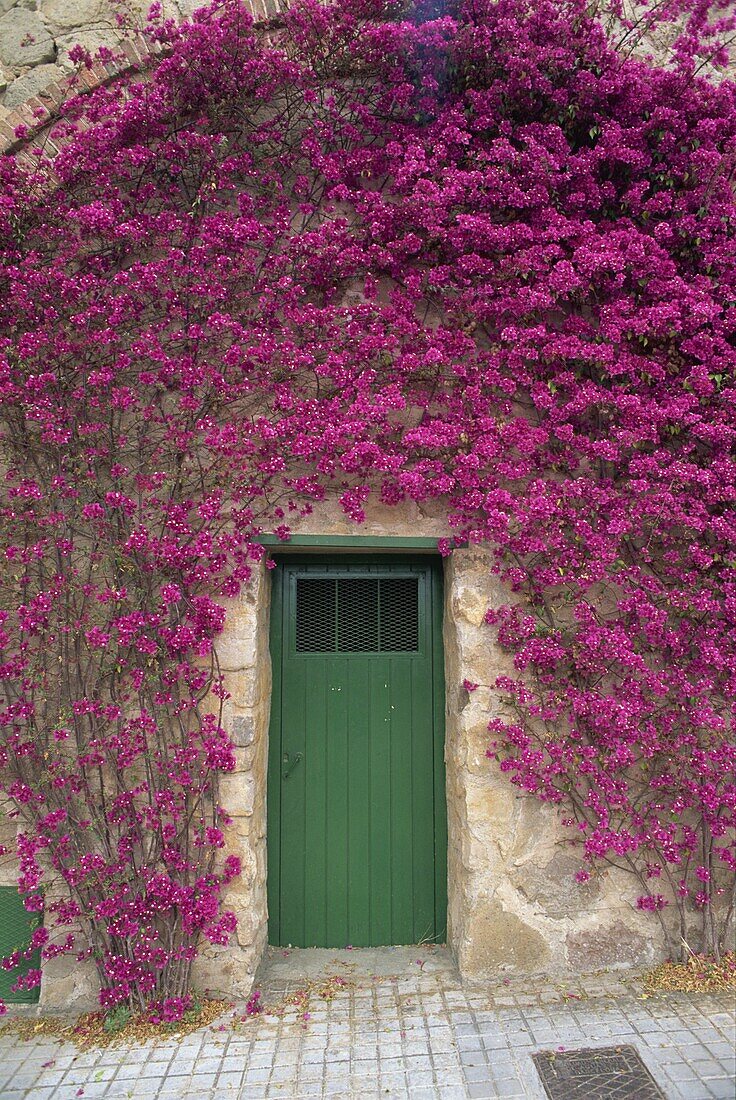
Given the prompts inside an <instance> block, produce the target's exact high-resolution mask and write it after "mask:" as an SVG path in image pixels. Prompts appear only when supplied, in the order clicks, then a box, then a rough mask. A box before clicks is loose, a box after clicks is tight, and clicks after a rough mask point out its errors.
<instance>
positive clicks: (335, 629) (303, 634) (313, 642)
mask: <svg viewBox="0 0 736 1100" xmlns="http://www.w3.org/2000/svg"><path fill="white" fill-rule="evenodd" d="M418 649H419V582H418V580H417V578H416V577H336V578H334V579H330V578H321V577H320V578H312V577H299V578H297V582H296V650H297V653H413V652H416V651H417V650H418Z"/></svg>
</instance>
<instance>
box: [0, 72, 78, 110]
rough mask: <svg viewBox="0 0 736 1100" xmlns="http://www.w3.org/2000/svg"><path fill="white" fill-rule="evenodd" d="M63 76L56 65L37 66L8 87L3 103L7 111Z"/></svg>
mask: <svg viewBox="0 0 736 1100" xmlns="http://www.w3.org/2000/svg"><path fill="white" fill-rule="evenodd" d="M63 75H64V74H63V72H62V71H61V69H60V68H58V66H56V65H39V66H38V67H37V68H35V69H31V70H30V71H29V72H27V73H24V75H23V76H19V77H18V78H17V79H16V80H14V81H12V83H10V84H9V85H8V90H7V91H6V93H5V99H4V100H3V103H4V104H5V106H6V107H7V108H9V109H10V108H13V107H19V106H20V105H21V103H25V102H26V101H27V100H29V99H31V98H32V97H33V96H34V95H38V93H39V92H42V91H43V90H44V88H48V86H49V84H53V82H54V81H55V80H59V79H60V77H62V76H63Z"/></svg>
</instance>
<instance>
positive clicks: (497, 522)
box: [0, 0, 736, 1020]
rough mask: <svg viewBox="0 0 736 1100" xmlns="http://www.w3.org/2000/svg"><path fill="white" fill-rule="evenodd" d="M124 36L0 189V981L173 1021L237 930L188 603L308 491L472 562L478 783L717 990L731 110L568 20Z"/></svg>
mask: <svg viewBox="0 0 736 1100" xmlns="http://www.w3.org/2000/svg"><path fill="white" fill-rule="evenodd" d="M695 7H696V6H695V5H690V8H689V10H690V11H691V12H694V11H695ZM697 8H698V10H699V9H700V5H697ZM674 9H676V10H677V13H678V17H679V13H681V11H682V10H683V5H682V4H678V5H674V6H673V10H674ZM614 14H615V12H614ZM619 15H622V13H619ZM695 15H696V16H697V12H695ZM622 17H623V16H622ZM688 25H689V26H690V28H691V30H692V28H693V27H694V26H695V27H697V24H692V25H691V24H688ZM155 28H156V29H155V30H153V31H152V32H151V33H152V34H153V35H154V36H155V37H156V38H157V40H158V41H159V42H160V43H161V45H162V47H163V48H162V52H161V56H160V58H159V59H158V60H157V62H156V64H155V65H153V66H152V68H151V70H150V71H149V72H148V73H147V74H145V75H144V76H141V78H140V79H139V80H138V81H137V82H136V81H135V80H134V81H133V82H132V83H131V82H130V81H128V82H118V83H117V84H112V85H110V86H109V87H107V88H103V89H99V90H97V91H96V92H94V93H93V94H91V95H88V96H86V97H79V99H78V100H76V101H72V102H71V103H70V104H69V105H67V107H66V108H65V110H64V112H63V119H62V121H61V122H60V123H58V124H57V126H56V130H55V142H56V144H57V145H58V146H59V147H60V151H59V152H58V154H57V155H56V156H55V157H54V158H53V159H52V158H51V157H50V156H47V155H46V154H44V153H43V152H40V153H39V155H38V163H37V166H36V167H35V168H33V169H31V168H29V167H28V166H27V165H26V166H24V165H23V164H22V163H21V162H20V161H19V160H12V159H10V158H5V159H4V160H3V162H2V164H1V165H0V173H1V174H2V195H1V196H0V223H1V224H2V247H1V252H0V256H1V259H2V280H3V294H2V296H1V297H0V326H1V335H0V403H1V404H0V409H1V411H0V444H1V446H2V451H3V464H4V474H3V488H2V496H1V498H0V517H1V519H2V523H1V525H0V544H1V545H0V549H1V551H2V554H3V556H4V559H5V560H4V568H3V571H2V575H1V576H0V594H1V600H0V606H2V608H3V610H2V612H1V613H0V616H1V619H2V622H1V624H0V626H1V629H2V632H1V633H0V648H1V650H2V653H1V657H0V659H1V661H2V663H1V664H0V677H1V678H2V685H3V689H2V709H1V710H0V770H1V773H2V787H3V790H4V791H5V793H6V795H7V797H8V800H9V804H10V805H11V806H12V807H13V810H12V812H13V813H14V814H15V815H16V818H17V821H18V825H19V833H18V843H17V856H18V859H19V866H20V877H19V888H20V889H21V891H22V892H23V893H24V894H26V895H27V898H26V905H27V907H28V908H29V909H31V910H33V909H38V910H40V909H41V908H42V907H44V904H45V924H44V927H43V928H42V929H39V930H38V932H37V933H36V934H35V936H34V941H33V944H32V947H31V948H29V950H28V952H26V956H27V958H30V954H31V952H32V950H34V949H38V948H41V951H42V956H43V958H44V959H49V958H52V957H53V956H54V955H55V954H59V953H65V952H71V953H77V954H78V955H79V957H80V958H84V957H91V958H93V959H94V962H95V964H96V966H97V970H98V974H99V979H100V985H101V994H100V999H101V1003H102V1004H103V1005H105V1006H114V1005H115V1004H117V1003H122V1002H125V1003H127V1004H129V1005H130V1006H131V1007H135V1008H140V1007H145V1006H149V1007H150V1011H151V1013H152V1015H153V1016H154V1017H155V1018H157V1019H166V1020H171V1019H176V1018H177V1017H178V1016H179V1015H181V1013H182V1012H184V1011H186V1006H187V1004H188V999H187V998H188V996H189V984H190V972H191V965H192V960H193V958H194V956H195V954H196V949H197V944H198V942H199V941H200V939H201V938H202V937H204V938H206V939H208V940H210V941H211V942H213V943H226V942H227V941H228V939H229V937H230V936H231V934H232V933H233V931H234V928H235V917H234V915H233V914H232V913H231V912H230V911H229V910H228V909H227V906H226V903H225V900H224V899H225V896H226V889H227V886H228V884H229V883H230V882H231V881H232V880H233V879H234V878H235V877H237V875H238V874H239V870H240V868H239V864H238V860H237V858H236V857H235V856H233V855H227V854H226V853H227V825H228V817H227V813H226V810H225V809H224V808H223V807H222V806H221V805H220V802H219V798H218V776H219V775H220V774H222V773H223V772H227V771H228V770H230V769H232V767H233V763H234V747H233V745H232V743H231V741H230V738H229V736H228V734H227V732H226V730H225V729H224V728H223V725H222V720H221V715H220V713H219V710H218V707H219V704H220V702H221V701H222V698H223V696H224V695H225V694H226V693H225V691H224V687H223V684H222V680H221V678H220V676H219V673H218V668H217V661H216V650H215V645H214V642H215V639H216V637H217V635H218V633H219V632H220V631H221V629H222V627H223V624H224V617H225V612H224V606H223V603H222V600H223V597H230V596H233V595H235V594H236V593H237V592H238V591H239V590H240V588H241V586H243V585H247V584H248V582H249V577H250V574H251V569H252V566H253V564H254V562H255V561H258V560H260V558H261V556H262V553H263V550H262V548H261V545H260V544H259V541H258V534H259V532H260V531H262V530H276V531H277V533H279V535H281V536H282V537H284V538H286V537H288V533H289V529H290V525H291V524H293V522H294V519H295V518H296V517H297V516H299V515H301V514H303V513H304V512H308V511H310V510H311V509H313V508H314V507H317V506H318V505H319V502H320V501H322V500H323V499H324V498H325V496H326V495H327V494H331V493H334V494H337V495H338V496H339V499H340V501H341V504H342V507H343V509H344V510H345V512H346V514H347V515H348V516H350V517H351V518H352V519H353V520H355V522H356V523H360V522H361V520H362V519H363V516H364V508H365V505H366V501H367V499H368V498H369V497H370V496H371V495H373V496H376V497H378V498H379V499H380V500H381V501H382V502H384V503H386V504H396V503H398V502H400V501H403V500H407V499H409V500H413V501H418V502H423V501H427V500H429V499H432V498H437V499H439V500H441V501H443V502H445V504H446V507H447V525H448V536H447V538H446V539H445V540H443V541H442V544H441V550H442V552H443V553H445V554H449V553H451V552H452V549H453V546H455V545H457V544H459V543H462V542H467V541H470V542H471V543H475V542H479V543H480V542H482V543H487V544H490V545H491V546H492V547H493V548H494V551H495V566H494V568H495V570H496V571H497V572H498V573H499V574H500V576H501V577H502V578H503V580H504V582H505V583H506V584H507V587H508V602H507V605H506V606H504V607H502V608H494V609H492V610H489V613H488V616H487V621H488V626H489V642H490V640H491V639H492V638H494V637H495V638H497V639H498V640H499V641H500V642H501V644H502V645H504V646H506V647H508V648H509V649H510V650H511V651H512V652H513V654H514V663H515V668H516V670H517V675H516V676H514V677H509V676H507V677H502V678H501V679H498V678H497V674H496V673H495V672H494V670H493V667H492V666H491V665H490V664H489V670H488V684H489V685H491V686H492V687H493V688H494V690H495V691H496V693H497V695H499V696H500V697H501V698H502V699H503V701H504V705H505V707H506V708H507V709H506V711H505V713H506V714H507V717H505V718H503V719H499V718H494V719H493V720H492V721H491V723H490V725H491V733H490V747H489V755H491V756H496V757H498V759H499V760H500V761H501V768H502V769H503V770H504V771H505V772H506V773H507V774H508V775H509V777H510V779H511V780H512V782H513V783H515V784H517V785H518V786H520V787H521V788H523V789H524V790H526V791H528V792H530V794H531V795H536V796H537V797H538V798H540V799H543V800H545V801H547V802H550V803H552V804H554V805H556V806H558V807H559V809H560V813H561V815H562V817H563V818H564V820H565V822H566V823H567V824H568V825H569V827H570V829H571V835H572V836H577V837H579V840H580V850H581V869H580V874H579V878H580V880H581V881H584V880H585V879H586V877H588V876H589V875H591V874H594V873H596V868H597V867H598V865H599V863H600V862H601V861H613V862H615V863H617V864H620V865H621V866H626V867H628V868H629V869H630V870H631V871H632V872H633V873H634V875H635V876H637V877H638V879H639V881H640V882H641V887H640V889H639V891H638V902H635V903H636V904H638V906H639V907H640V908H641V909H644V910H651V911H652V912H653V913H655V914H656V915H657V916H658V917H659V918H660V920H661V921H662V924H663V928H664V930H665V933H666V935H667V937H668V942H669V944H670V947H671V949H672V950H675V949H676V948H677V946H678V944H679V943H680V941H681V940H682V941H685V942H686V943H688V944H690V945H691V946H692V947H693V948H695V949H702V950H706V951H712V952H716V953H717V952H718V950H719V949H720V947H721V945H722V942H723V936H724V934H725V929H726V927H727V925H728V921H729V920H730V919H731V916H732V897H733V883H734V870H736V856H735V854H734V843H733V835H734V808H735V806H736V782H735V781H734V763H735V762H736V750H735V749H734V743H733V722H734V698H735V697H736V503H735V501H736V460H735V459H734V442H735V439H736V382H735V377H734V362H735V358H734V356H735V347H736V337H735V325H736V259H735V257H736V253H735V252H734V248H733V228H734V217H735V216H736V207H735V205H734V188H733V173H734V165H735V164H736V100H735V93H734V86H733V84H732V83H731V82H730V81H728V80H721V81H713V82H709V81H707V80H706V79H703V78H700V77H697V76H695V75H694V72H693V65H692V64H691V62H690V60H687V61H685V60H682V62H681V63H678V64H675V65H674V66H672V67H669V68H667V67H662V68H658V67H657V66H656V65H654V64H652V63H651V62H647V61H645V60H641V59H637V58H634V57H624V56H623V55H622V54H621V52H617V51H616V50H615V49H614V48H613V46H612V45H611V42H610V40H609V39H608V38H607V36H606V34H605V33H604V31H603V29H602V27H601V24H600V22H599V21H598V20H597V18H596V16H595V14H594V13H591V11H590V10H589V9H588V6H587V5H586V4H585V3H584V2H583V0H564V2H559V0H535V2H531V0H528V2H525V0H493V2H492V0H468V2H467V3H448V4H445V5H442V6H438V5H436V4H434V5H426V6H425V7H422V6H418V7H414V8H402V7H401V6H399V5H391V4H388V3H385V2H383V0H352V2H347V0H345V2H343V0H339V2H337V3H335V4H334V5H328V6H322V5H319V4H317V3H314V2H313V0H305V2H303V3H299V4H298V5H297V6H296V7H294V8H293V10H292V11H291V12H290V13H289V14H288V15H287V16H286V17H285V18H284V21H283V24H281V25H279V26H278V27H276V28H274V29H272V31H271V32H270V33H269V35H268V36H266V35H264V34H263V33H261V32H260V31H258V30H257V29H256V28H254V26H253V24H252V20H251V17H250V16H249V15H248V13H247V12H246V11H245V9H244V8H243V7H242V6H241V5H240V4H239V3H238V2H236V0H224V2H222V3H217V4H215V5H214V6H213V7H212V8H209V9H203V10H202V11H201V12H198V13H197V14H196V15H195V16H194V17H193V19H192V20H191V21H190V22H189V23H187V24H184V25H182V26H175V25H173V24H169V23H163V24H161V23H160V22H159V23H156V24H155ZM725 29H728V28H725ZM693 33H695V32H694V31H693ZM681 52H682V57H683V58H684V57H685V54H686V53H687V55H688V58H689V59H691V58H692V57H693V56H695V54H696V52H697V51H693V50H692V49H691V50H689V51H686V50H685V49H684V47H683V50H682V51H681ZM720 60H722V58H721V57H720V54H718V53H717V51H716V52H715V53H714V55H713V56H710V57H709V63H710V64H714V63H717V62H719V61H720ZM490 652H491V650H490V646H489V653H490ZM466 687H467V690H468V691H470V690H471V689H472V690H475V688H476V687H477V685H476V684H472V685H466ZM490 766H492V765H491V764H489V767H490ZM44 881H49V882H51V883H57V884H58V882H59V881H61V883H62V884H63V890H61V891H60V890H58V889H56V887H54V888H53V889H52V888H50V889H49V892H48V893H47V895H46V898H45V902H44V898H43V897H42V893H41V887H42V885H43V882H44ZM672 914H675V916H676V919H674V920H673V919H672ZM79 929H81V931H82V933H83V937H82V938H81V939H80V938H79V935H78V930H79ZM21 961H22V959H21V958H20V956H18V957H15V958H11V959H9V960H6V965H7V966H9V967H11V966H13V965H15V964H16V963H18V962H21ZM38 980H40V972H39V973H31V974H30V975H26V976H25V977H22V978H21V979H19V981H20V982H24V983H27V984H32V983H33V982H37V981H38Z"/></svg>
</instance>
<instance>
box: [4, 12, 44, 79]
mask: <svg viewBox="0 0 736 1100" xmlns="http://www.w3.org/2000/svg"><path fill="white" fill-rule="evenodd" d="M55 56H56V48H55V46H54V40H53V38H52V37H51V35H50V34H49V32H48V31H47V30H46V27H45V26H44V24H43V22H42V21H41V19H40V17H39V16H38V15H37V14H36V12H32V11H26V10H25V9H24V8H12V9H11V10H10V11H9V12H7V13H6V14H5V15H3V17H2V18H1V19H0V60H2V61H3V62H4V63H5V64H6V65H9V66H10V67H11V68H18V69H20V68H23V67H25V66H30V65H43V64H44V63H45V62H47V61H53V60H54V57H55Z"/></svg>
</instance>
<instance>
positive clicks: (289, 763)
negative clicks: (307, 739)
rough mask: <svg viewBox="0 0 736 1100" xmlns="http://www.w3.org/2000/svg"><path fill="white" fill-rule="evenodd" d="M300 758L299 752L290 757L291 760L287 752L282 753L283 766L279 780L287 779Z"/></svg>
mask: <svg viewBox="0 0 736 1100" xmlns="http://www.w3.org/2000/svg"><path fill="white" fill-rule="evenodd" d="M301 758H302V754H301V753H300V752H297V753H295V754H294V756H293V757H291V758H290V757H289V754H288V752H285V753H284V757H283V764H284V766H283V768H282V769H281V778H282V779H288V778H289V776H290V775H291V773H292V772H293V771H294V768H295V767H296V766H297V764H298V763H299V761H300V760H301Z"/></svg>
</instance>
